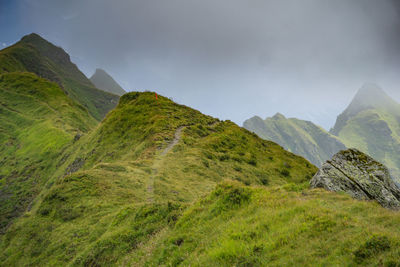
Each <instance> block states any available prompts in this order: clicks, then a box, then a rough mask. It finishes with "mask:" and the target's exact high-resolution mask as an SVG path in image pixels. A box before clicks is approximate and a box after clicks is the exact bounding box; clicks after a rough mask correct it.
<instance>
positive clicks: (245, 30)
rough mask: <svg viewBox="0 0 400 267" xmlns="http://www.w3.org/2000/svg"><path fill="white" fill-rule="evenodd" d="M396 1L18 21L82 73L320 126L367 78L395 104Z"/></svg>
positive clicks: (158, 8) (180, 6)
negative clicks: (105, 74)
mask: <svg viewBox="0 0 400 267" xmlns="http://www.w3.org/2000/svg"><path fill="white" fill-rule="evenodd" d="M396 3H397V2H396V1H393V0H382V1H376V0H363V1H358V0H337V1H331V0H302V1H298V0H248V1H247V0H246V1H245V0H202V1H197V0H168V1H166V0H148V1H141V0H116V1H106V0H86V1H78V0H73V1H61V0H58V1H57V0H37V1H36V2H35V5H32V6H30V8H27V9H26V10H25V14H24V16H26V17H27V21H29V22H30V27H32V29H33V30H37V31H39V32H40V33H43V34H44V35H45V37H47V38H48V39H50V41H56V42H57V44H58V45H61V46H63V47H64V48H66V49H67V51H68V52H70V53H71V54H72V55H73V56H74V58H77V59H78V61H77V63H78V65H79V67H80V68H82V69H83V70H84V71H85V73H87V74H89V75H90V74H91V73H92V72H93V70H94V69H95V68H96V67H102V68H104V69H106V70H108V71H109V72H110V73H111V74H112V75H113V76H114V77H115V78H116V79H117V80H120V81H124V83H125V84H128V87H129V89H135V88H138V89H139V88H146V89H152V90H158V91H159V92H160V93H162V94H165V95H167V96H171V97H173V98H174V99H176V100H178V101H180V102H183V103H185V104H188V105H191V106H194V107H196V108H198V109H200V110H201V111H203V112H205V113H208V114H212V115H214V116H218V117H220V118H223V119H227V118H229V119H232V120H234V121H236V122H238V123H241V122H242V121H243V120H244V119H246V118H247V117H251V116H253V115H255V114H257V115H260V116H261V117H266V116H269V115H273V114H275V113H276V112H278V111H279V112H282V113H284V114H285V115H288V116H295V117H300V118H305V119H310V118H311V117H312V118H313V119H315V120H316V121H317V122H318V123H320V124H322V125H323V126H324V127H325V128H329V126H331V125H332V124H333V122H334V118H335V116H336V115H337V113H339V112H340V111H341V109H343V108H344V107H345V106H346V104H347V103H348V102H350V98H351V97H352V96H353V95H354V93H355V91H356V90H357V89H358V87H360V86H361V85H362V84H363V83H364V82H366V81H371V82H376V83H379V84H380V85H381V86H382V87H383V88H385V89H386V90H387V91H389V93H391V94H392V95H394V96H395V97H398V98H399V99H400V94H399V93H398V92H399V91H400V90H398V89H399V87H398V84H399V83H400V79H399V78H397V77H398V75H397V74H398V70H399V62H400V59H399V56H400V53H399V52H400V51H399V49H400V45H399V42H400V41H399V38H400V33H399V31H400V23H399V13H398V12H397V10H398V9H396V8H397V7H398V5H397V4H396ZM395 5H396V6H395ZM77 14H79V15H77ZM79 59H81V60H79ZM322 114H324V115H322ZM325 114H329V115H325Z"/></svg>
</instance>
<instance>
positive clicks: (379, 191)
mask: <svg viewBox="0 0 400 267" xmlns="http://www.w3.org/2000/svg"><path fill="white" fill-rule="evenodd" d="M310 184H311V187H312V188H316V187H320V188H325V189H326V190H329V191H334V192H346V193H347V194H349V195H351V196H352V197H353V198H355V199H359V200H376V201H378V202H379V204H381V205H382V206H383V207H385V208H391V209H400V189H399V188H398V187H397V185H396V184H395V183H394V182H393V179H392V177H391V176H390V173H389V170H388V169H387V168H386V166H384V165H383V164H381V163H379V162H377V161H376V160H374V159H373V158H372V157H370V156H368V155H366V154H364V153H362V152H360V151H359V150H357V149H348V150H342V151H340V152H338V153H337V154H335V155H334V156H333V157H332V159H331V160H328V161H326V162H325V163H324V164H323V165H322V167H321V169H320V170H319V171H318V172H317V174H315V176H314V177H313V178H312V179H311V182H310Z"/></svg>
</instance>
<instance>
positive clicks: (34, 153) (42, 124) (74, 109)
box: [0, 73, 96, 232]
mask: <svg viewBox="0 0 400 267" xmlns="http://www.w3.org/2000/svg"><path fill="white" fill-rule="evenodd" d="M0 125H1V126H0V144H1V146H0V155H1V156H0V158H1V160H0V203H1V205H0V231H1V232H2V231H4V229H5V228H6V227H7V225H8V224H9V223H10V222H11V221H12V220H13V219H14V218H16V217H18V216H19V215H20V214H21V213H22V212H24V211H25V209H26V208H27V207H28V205H29V203H30V202H31V201H32V200H33V199H34V197H35V196H36V195H37V194H38V193H39V192H40V190H41V189H42V187H43V185H44V184H45V183H46V181H47V179H48V178H49V177H50V175H51V174H52V173H53V172H54V170H55V169H56V162H55V161H56V159H57V158H58V157H59V156H60V155H61V153H62V151H63V150H64V149H65V148H66V147H67V146H69V145H71V144H72V143H73V139H74V137H75V135H76V134H77V133H78V132H79V133H81V134H84V133H86V132H88V131H89V130H90V129H92V128H93V127H94V126H95V125H96V122H95V120H94V119H92V118H91V117H90V115H89V114H88V113H87V111H86V110H85V109H83V108H82V107H81V106H80V105H77V104H76V103H74V102H73V101H71V100H70V99H69V98H68V97H67V96H66V95H65V94H64V92H63V91H62V90H61V89H60V88H59V87H58V85H56V84H55V83H51V82H49V81H47V80H45V79H42V78H39V77H37V76H36V75H34V74H31V73H5V74H1V75H0Z"/></svg>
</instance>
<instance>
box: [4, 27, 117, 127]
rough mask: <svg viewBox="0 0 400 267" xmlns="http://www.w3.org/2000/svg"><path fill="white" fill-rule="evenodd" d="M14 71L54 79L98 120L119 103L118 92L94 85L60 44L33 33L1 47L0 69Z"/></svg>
mask: <svg viewBox="0 0 400 267" xmlns="http://www.w3.org/2000/svg"><path fill="white" fill-rule="evenodd" d="M15 71H18V72H23V71H27V72H32V73H35V74H36V75H38V76H39V77H43V78H46V79H48V80H50V81H53V82H56V83H57V84H58V85H59V86H60V87H61V88H62V89H63V90H64V91H65V92H66V93H67V94H68V95H69V96H70V97H71V98H72V99H74V100H75V101H77V102H78V103H80V104H81V105H83V106H84V107H85V108H87V109H88V111H89V113H90V114H91V115H92V116H93V117H94V118H96V119H97V120H101V119H102V118H103V117H104V116H105V115H106V114H107V112H108V111H110V110H111V109H112V108H114V107H115V106H116V104H117V103H118V96H117V95H114V94H111V93H108V92H104V91H102V90H99V89H97V88H96V87H95V86H94V85H93V84H92V83H91V82H90V80H89V79H88V78H86V76H85V75H84V74H83V73H82V72H81V71H80V70H79V69H78V68H77V67H76V65H75V64H73V63H72V62H71V61H70V57H69V55H68V54H67V53H66V52H65V51H64V50H63V49H62V48H60V47H56V46H54V45H53V44H51V43H49V42H48V41H46V40H44V39H43V38H41V37H40V36H39V35H37V34H34V33H32V34H30V35H27V36H24V37H23V38H22V39H21V40H20V41H19V42H17V43H16V44H14V45H12V46H10V47H7V48H5V49H3V50H1V51H0V73H5V72H15Z"/></svg>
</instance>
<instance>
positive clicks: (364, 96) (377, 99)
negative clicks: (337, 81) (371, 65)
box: [331, 83, 398, 135]
mask: <svg viewBox="0 0 400 267" xmlns="http://www.w3.org/2000/svg"><path fill="white" fill-rule="evenodd" d="M396 106H398V104H397V103H396V101H394V100H393V99H392V98H390V96H388V95H387V94H386V93H385V91H383V90H382V89H381V88H380V87H379V86H378V85H376V84H374V83H366V84H364V85H363V86H362V87H361V88H360V89H359V90H358V92H357V94H356V95H355V96H354V98H353V100H352V101H351V103H350V105H349V106H348V107H347V108H346V110H345V111H343V113H342V114H340V115H339V116H338V117H337V120H336V123H335V126H334V127H333V128H332V129H331V133H332V134H334V135H339V132H340V131H341V130H342V129H343V127H344V126H345V125H346V123H347V121H348V120H350V119H351V118H352V117H354V116H356V115H357V114H358V113H360V112H362V111H364V110H368V109H377V108H378V109H379V108H381V109H385V110H396Z"/></svg>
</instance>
